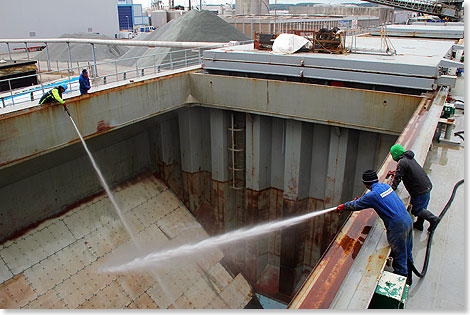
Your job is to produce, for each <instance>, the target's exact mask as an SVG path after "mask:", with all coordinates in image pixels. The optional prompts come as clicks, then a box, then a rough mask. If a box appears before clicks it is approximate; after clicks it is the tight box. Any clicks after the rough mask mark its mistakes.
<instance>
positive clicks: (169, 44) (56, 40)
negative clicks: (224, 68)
mask: <svg viewBox="0 0 470 315" xmlns="http://www.w3.org/2000/svg"><path fill="white" fill-rule="evenodd" d="M0 43H22V44H24V43H74V44H96V45H120V46H145V47H172V48H192V47H201V48H206V47H215V46H230V45H232V46H233V45H237V43H238V42H235V41H234V42H226V43H219V42H176V41H160V40H149V41H147V40H128V39H127V40H126V39H89V38H34V39H31V38H13V39H10V38H1V39H0Z"/></svg>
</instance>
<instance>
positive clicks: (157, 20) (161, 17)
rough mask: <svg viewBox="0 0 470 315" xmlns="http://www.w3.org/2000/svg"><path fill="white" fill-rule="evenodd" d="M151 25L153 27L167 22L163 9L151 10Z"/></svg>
mask: <svg viewBox="0 0 470 315" xmlns="http://www.w3.org/2000/svg"><path fill="white" fill-rule="evenodd" d="M151 17H152V26H153V27H155V28H158V27H161V26H163V25H165V24H166V23H167V22H168V19H167V16H166V11H165V10H156V11H152V15H151Z"/></svg>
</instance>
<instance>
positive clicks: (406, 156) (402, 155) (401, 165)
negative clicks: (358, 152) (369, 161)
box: [390, 144, 440, 232]
mask: <svg viewBox="0 0 470 315" xmlns="http://www.w3.org/2000/svg"><path fill="white" fill-rule="evenodd" d="M390 154H391V155H392V158H393V160H394V161H396V162H398V163H397V169H396V171H395V173H394V174H393V183H392V188H393V190H396V189H397V187H398V185H399V184H400V182H401V181H402V180H403V184H404V185H405V188H406V190H407V191H408V193H409V194H410V196H411V199H410V203H411V206H412V208H411V214H413V215H414V216H416V217H417V219H416V222H415V223H414V224H413V226H414V228H415V229H417V230H419V231H422V230H423V229H424V225H423V224H424V220H426V221H428V222H429V228H428V231H429V232H432V231H434V230H435V229H436V227H437V225H438V224H439V221H440V219H439V217H437V216H435V215H434V214H433V213H432V212H431V211H429V210H428V205H429V200H430V198H431V189H432V183H431V180H430V179H429V177H428V175H427V174H426V172H425V171H424V169H423V168H422V167H421V165H419V164H418V162H417V161H416V160H415V158H414V156H415V154H414V153H413V151H411V150H408V151H405V149H404V148H403V147H402V146H401V145H399V144H395V145H394V146H392V147H391V148H390Z"/></svg>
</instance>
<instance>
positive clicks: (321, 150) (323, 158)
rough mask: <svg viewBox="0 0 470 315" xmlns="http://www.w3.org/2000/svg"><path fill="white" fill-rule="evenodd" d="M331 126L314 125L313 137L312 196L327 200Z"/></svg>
mask: <svg viewBox="0 0 470 315" xmlns="http://www.w3.org/2000/svg"><path fill="white" fill-rule="evenodd" d="M330 128H332V127H329V126H325V125H320V124H314V125H313V137H312V152H313V154H312V159H311V161H312V166H311V173H310V181H311V183H310V196H311V197H312V198H316V199H322V200H323V199H325V182H326V172H327V169H328V151H329V149H328V148H329V147H330Z"/></svg>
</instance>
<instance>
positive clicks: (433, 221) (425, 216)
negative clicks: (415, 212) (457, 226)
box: [419, 209, 441, 232]
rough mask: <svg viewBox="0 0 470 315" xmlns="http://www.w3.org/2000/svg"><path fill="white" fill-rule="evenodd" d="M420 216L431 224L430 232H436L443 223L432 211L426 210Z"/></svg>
mask: <svg viewBox="0 0 470 315" xmlns="http://www.w3.org/2000/svg"><path fill="white" fill-rule="evenodd" d="M419 216H420V217H422V218H423V219H424V220H426V221H428V222H429V228H428V232H432V231H434V230H435V229H436V227H437V225H438V224H439V221H441V219H439V217H436V216H435V215H434V214H432V212H431V211H429V210H426V209H424V210H422V211H421V213H420V214H419Z"/></svg>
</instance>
